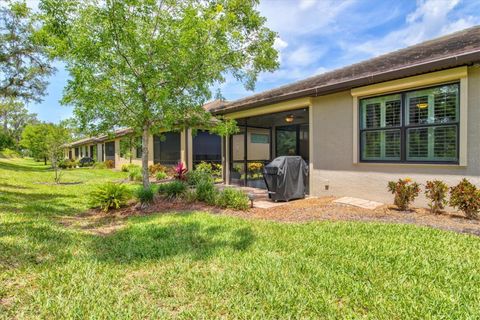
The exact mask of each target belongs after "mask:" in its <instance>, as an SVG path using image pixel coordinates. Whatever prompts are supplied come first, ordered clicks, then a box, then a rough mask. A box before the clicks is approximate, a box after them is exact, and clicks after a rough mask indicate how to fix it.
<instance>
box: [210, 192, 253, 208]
mask: <svg viewBox="0 0 480 320" xmlns="http://www.w3.org/2000/svg"><path fill="white" fill-rule="evenodd" d="M217 205H218V206H219V207H222V208H231V209H235V210H247V209H248V207H249V199H248V196H247V195H246V194H245V193H244V192H242V191H241V190H237V189H233V188H226V189H223V190H222V191H221V192H220V193H219V195H218V197H217Z"/></svg>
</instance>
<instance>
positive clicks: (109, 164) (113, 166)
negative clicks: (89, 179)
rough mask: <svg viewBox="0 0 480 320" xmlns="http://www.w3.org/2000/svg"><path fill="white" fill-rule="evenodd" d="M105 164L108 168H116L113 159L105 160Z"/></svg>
mask: <svg viewBox="0 0 480 320" xmlns="http://www.w3.org/2000/svg"><path fill="white" fill-rule="evenodd" d="M105 166H106V167H107V169H113V168H115V162H114V161H113V160H107V161H105Z"/></svg>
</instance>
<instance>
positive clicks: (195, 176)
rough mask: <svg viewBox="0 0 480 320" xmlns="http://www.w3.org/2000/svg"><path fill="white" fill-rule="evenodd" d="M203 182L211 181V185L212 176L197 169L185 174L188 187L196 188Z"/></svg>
mask: <svg viewBox="0 0 480 320" xmlns="http://www.w3.org/2000/svg"><path fill="white" fill-rule="evenodd" d="M203 180H207V181H211V182H212V183H213V176H212V174H211V173H208V172H206V171H203V170H198V169H195V170H193V171H189V172H187V182H188V184H189V185H191V186H196V185H197V184H198V183H200V181H203Z"/></svg>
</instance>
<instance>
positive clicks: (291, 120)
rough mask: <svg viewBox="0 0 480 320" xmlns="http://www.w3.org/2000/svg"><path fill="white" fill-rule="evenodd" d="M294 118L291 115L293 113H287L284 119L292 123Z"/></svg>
mask: <svg viewBox="0 0 480 320" xmlns="http://www.w3.org/2000/svg"><path fill="white" fill-rule="evenodd" d="M294 118H295V117H294V116H293V114H289V115H287V116H286V117H285V121H286V122H287V123H292V122H293V119H294Z"/></svg>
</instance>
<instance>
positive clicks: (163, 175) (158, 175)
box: [155, 171, 168, 180]
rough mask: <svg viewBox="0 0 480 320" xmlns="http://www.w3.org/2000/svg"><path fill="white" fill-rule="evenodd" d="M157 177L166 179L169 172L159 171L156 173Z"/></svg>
mask: <svg viewBox="0 0 480 320" xmlns="http://www.w3.org/2000/svg"><path fill="white" fill-rule="evenodd" d="M155 178H156V179H157V180H165V179H167V178H168V176H167V174H166V173H165V172H163V171H158V172H157V173H156V174H155Z"/></svg>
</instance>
